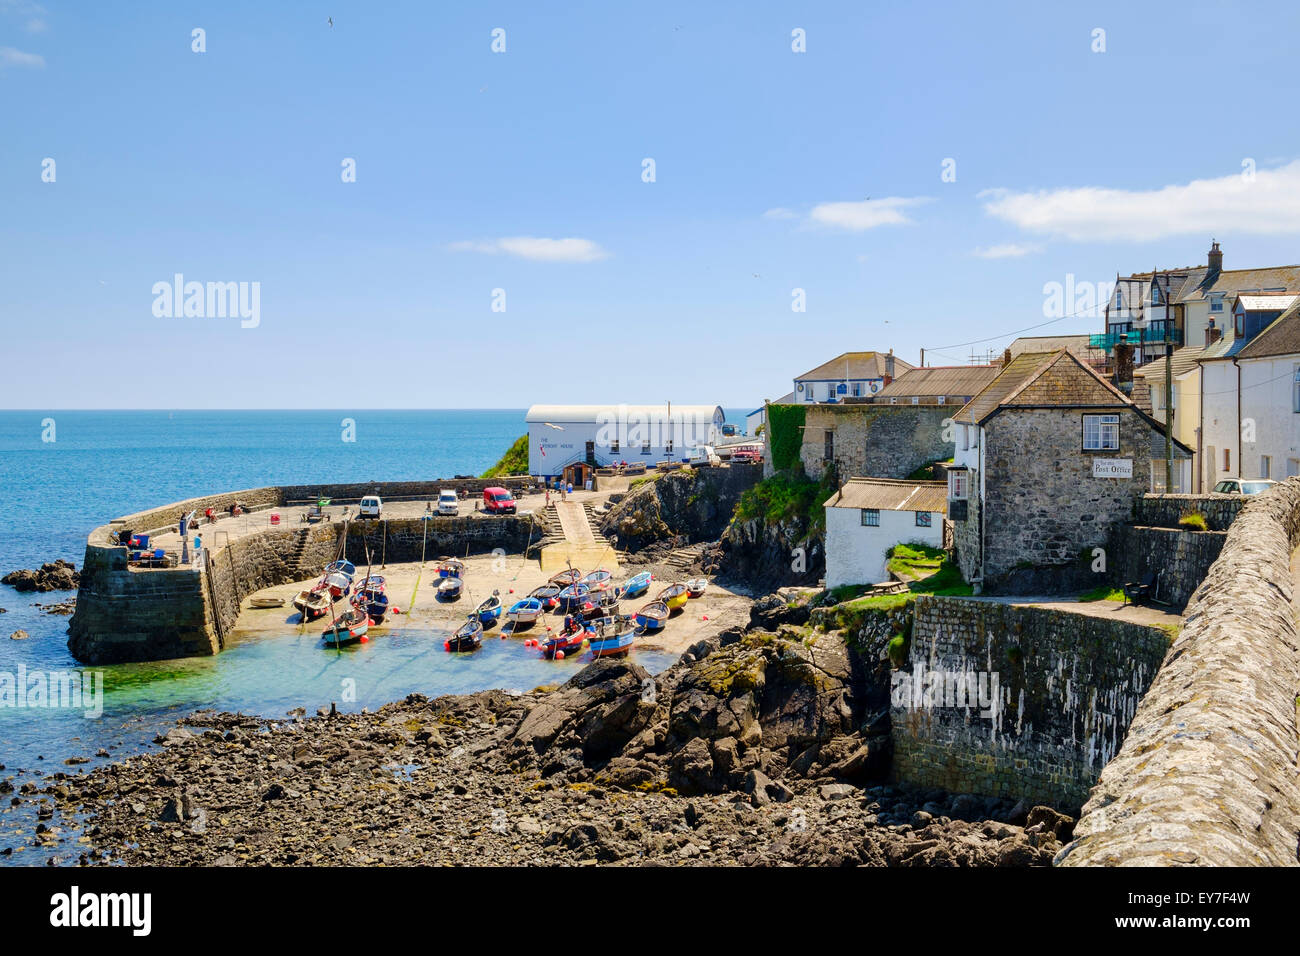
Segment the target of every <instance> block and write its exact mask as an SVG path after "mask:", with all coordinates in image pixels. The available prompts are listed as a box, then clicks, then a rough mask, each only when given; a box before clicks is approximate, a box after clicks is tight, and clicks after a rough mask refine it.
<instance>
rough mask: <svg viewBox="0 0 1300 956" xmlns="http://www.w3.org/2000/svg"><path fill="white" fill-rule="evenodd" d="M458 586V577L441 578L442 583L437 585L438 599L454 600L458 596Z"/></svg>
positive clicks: (459, 585)
mask: <svg viewBox="0 0 1300 956" xmlns="http://www.w3.org/2000/svg"><path fill="white" fill-rule="evenodd" d="M460 588H461V580H460V578H452V577H447V578H443V579H442V583H441V584H439V585H438V599H439V600H442V601H455V600H456V599H458V598H459V597H460Z"/></svg>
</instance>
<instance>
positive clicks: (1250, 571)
mask: <svg viewBox="0 0 1300 956" xmlns="http://www.w3.org/2000/svg"><path fill="white" fill-rule="evenodd" d="M1298 544H1300V478H1289V479H1287V480H1286V481H1285V482H1283V483H1282V484H1281V485H1279V486H1278V487H1276V488H1273V489H1272V490H1270V491H1268V492H1266V493H1264V494H1262V495H1258V496H1251V497H1250V498H1249V500H1248V501H1247V502H1246V503H1245V505H1244V507H1243V508H1242V509H1241V512H1240V514H1239V515H1238V517H1237V519H1236V520H1235V521H1234V522H1233V523H1232V526H1231V528H1230V529H1229V530H1228V534H1227V540H1226V541H1225V542H1224V545H1223V550H1222V553H1221V554H1220V555H1219V558H1218V560H1217V561H1215V562H1214V565H1213V566H1212V567H1211V568H1210V573H1209V575H1208V576H1207V577H1206V579H1205V581H1204V582H1203V584H1202V585H1201V587H1200V588H1199V589H1198V590H1197V591H1196V593H1195V595H1194V596H1193V598H1192V600H1191V602H1190V603H1189V604H1188V606H1187V612H1186V614H1185V616H1184V624H1185V626H1184V627H1183V630H1182V632H1181V633H1180V634H1179V636H1178V639H1177V640H1176V641H1175V642H1174V645H1173V648H1172V649H1171V651H1170V654H1169V656H1168V658H1167V659H1166V661H1165V664H1164V666H1163V667H1162V668H1161V670H1160V672H1159V674H1157V675H1156V679H1155V681H1153V682H1152V684H1151V687H1150V689H1149V690H1148V692H1147V694H1146V696H1145V697H1144V698H1143V700H1142V703H1141V704H1140V705H1139V707H1138V710H1137V713H1136V714H1135V715H1134V717H1133V721H1132V723H1131V725H1130V727H1129V732H1128V736H1127V738H1125V740H1124V745H1123V747H1122V748H1121V749H1120V751H1119V753H1118V754H1117V755H1116V756H1115V758H1114V759H1113V760H1112V761H1111V762H1110V763H1109V764H1108V765H1107V766H1106V769H1105V770H1104V771H1103V772H1102V774H1101V779H1100V781H1099V782H1098V784H1097V786H1096V787H1095V788H1094V789H1093V791H1092V796H1091V798H1090V799H1089V800H1088V802H1087V803H1086V804H1085V806H1084V808H1083V815H1082V817H1081V818H1080V820H1079V824H1078V826H1077V827H1076V829H1075V839H1074V841H1073V842H1072V843H1070V844H1069V845H1068V846H1066V847H1065V849H1063V850H1062V851H1061V853H1060V854H1059V855H1058V856H1057V862H1058V863H1059V864H1061V865H1063V866H1108V865H1119V864H1123V865H1129V866H1133V865H1136V866H1186V865H1199V866H1251V865H1265V866H1296V865H1297V863H1298V862H1300V857H1298V854H1300V785H1298V784H1297V779H1296V770H1297V766H1296V756H1297V739H1298V738H1297V704H1296V694H1297V690H1298V689H1300V640H1298V639H1297V633H1296V620H1295V607H1294V605H1293V603H1292V601H1293V599H1294V597H1295V594H1294V591H1295V578H1294V576H1293V575H1292V572H1291V568H1290V561H1291V555H1292V554H1293V553H1294V551H1295V548H1296V546H1297V545H1298Z"/></svg>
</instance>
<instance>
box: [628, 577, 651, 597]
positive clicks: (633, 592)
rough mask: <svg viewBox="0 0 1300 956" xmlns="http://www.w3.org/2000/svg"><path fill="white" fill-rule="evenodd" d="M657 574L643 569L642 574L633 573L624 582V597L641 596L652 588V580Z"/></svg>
mask: <svg viewBox="0 0 1300 956" xmlns="http://www.w3.org/2000/svg"><path fill="white" fill-rule="evenodd" d="M654 579H655V576H654V575H653V574H651V573H650V572H649V571H642V572H641V573H640V574H637V575H633V576H632V577H630V578H628V579H627V581H625V582H624V584H623V597H630V598H634V597H640V596H641V595H642V594H645V593H646V592H647V591H649V590H650V582H651V581H653V580H654Z"/></svg>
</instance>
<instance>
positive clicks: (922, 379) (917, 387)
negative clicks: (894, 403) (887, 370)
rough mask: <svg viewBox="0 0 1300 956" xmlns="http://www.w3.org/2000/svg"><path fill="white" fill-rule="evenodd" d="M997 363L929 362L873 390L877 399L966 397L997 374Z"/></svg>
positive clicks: (981, 387)
mask: <svg viewBox="0 0 1300 956" xmlns="http://www.w3.org/2000/svg"><path fill="white" fill-rule="evenodd" d="M1000 368H1001V366H998V365H931V366H926V367H924V368H912V369H908V370H907V371H905V372H903V373H902V374H901V375H899V376H898V377H897V378H896V379H894V380H893V381H892V382H890V383H889V384H888V385H886V386H885V387H884V388H882V389H881V390H880V391H879V392H877V393H876V396H875V398H876V401H884V402H888V401H889V399H891V398H911V397H912V396H913V395H916V396H919V397H921V398H937V397H938V396H940V395H951V396H961V397H964V398H969V397H971V396H972V395H975V394H976V393H977V392H979V391H980V390H981V389H983V388H984V386H986V385H988V384H989V382H991V381H993V379H995V378H997V375H998V370H999V369H1000Z"/></svg>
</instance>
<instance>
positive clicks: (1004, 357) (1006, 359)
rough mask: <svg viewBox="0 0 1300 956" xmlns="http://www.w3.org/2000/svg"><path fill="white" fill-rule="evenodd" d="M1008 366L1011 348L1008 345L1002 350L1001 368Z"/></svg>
mask: <svg viewBox="0 0 1300 956" xmlns="http://www.w3.org/2000/svg"><path fill="white" fill-rule="evenodd" d="M1010 364H1011V346H1009V345H1008V346H1007V347H1006V348H1005V349H1003V350H1002V367H1003V368H1006V367H1007V366H1008V365H1010Z"/></svg>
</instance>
